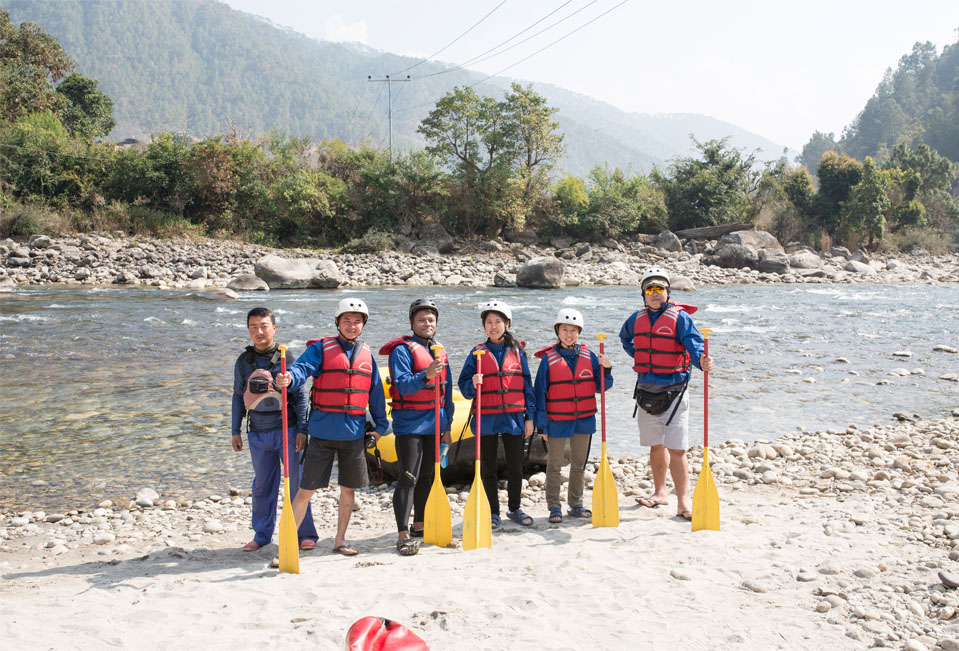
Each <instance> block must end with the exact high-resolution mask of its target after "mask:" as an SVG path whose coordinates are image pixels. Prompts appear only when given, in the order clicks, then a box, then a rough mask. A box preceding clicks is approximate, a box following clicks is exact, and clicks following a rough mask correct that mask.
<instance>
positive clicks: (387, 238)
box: [343, 228, 396, 253]
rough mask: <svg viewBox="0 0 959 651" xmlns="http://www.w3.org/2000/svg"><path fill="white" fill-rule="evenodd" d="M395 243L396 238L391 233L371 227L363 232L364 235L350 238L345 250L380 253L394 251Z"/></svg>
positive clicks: (349, 251) (344, 247) (348, 251)
mask: <svg viewBox="0 0 959 651" xmlns="http://www.w3.org/2000/svg"><path fill="white" fill-rule="evenodd" d="M395 245H396V240H394V239H393V236H392V235H391V234H389V233H384V232H382V231H378V230H375V229H372V228H371V229H370V230H368V231H366V233H364V234H363V237H358V238H356V239H353V240H350V241H349V243H347V244H346V245H344V246H343V250H344V251H345V252H347V253H379V252H380V251H392V250H393V247H394V246H395Z"/></svg>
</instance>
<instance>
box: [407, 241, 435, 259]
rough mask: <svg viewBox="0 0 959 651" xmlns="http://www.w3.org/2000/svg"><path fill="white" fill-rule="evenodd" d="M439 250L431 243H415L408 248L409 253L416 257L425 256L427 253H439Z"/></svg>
mask: <svg viewBox="0 0 959 651" xmlns="http://www.w3.org/2000/svg"><path fill="white" fill-rule="evenodd" d="M439 254H440V250H439V249H438V248H436V247H435V246H433V245H432V244H417V245H416V246H414V247H413V248H412V249H410V255H415V256H418V257H425V256H428V255H439Z"/></svg>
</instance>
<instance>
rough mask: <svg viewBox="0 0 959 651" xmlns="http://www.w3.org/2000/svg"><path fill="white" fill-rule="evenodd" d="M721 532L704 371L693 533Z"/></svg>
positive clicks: (705, 334) (705, 340)
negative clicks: (700, 463) (700, 462)
mask: <svg viewBox="0 0 959 651" xmlns="http://www.w3.org/2000/svg"><path fill="white" fill-rule="evenodd" d="M701 332H702V333H703V343H704V345H705V347H704V349H703V354H704V355H705V356H706V357H709V333H710V332H712V330H707V329H705V328H703V330H702V331H701ZM700 529H710V530H712V531H719V493H717V492H716V482H714V481H713V473H712V471H711V470H710V469H709V373H708V372H706V371H703V469H702V472H700V473H699V481H697V482H696V490H694V491H693V531H699V530H700Z"/></svg>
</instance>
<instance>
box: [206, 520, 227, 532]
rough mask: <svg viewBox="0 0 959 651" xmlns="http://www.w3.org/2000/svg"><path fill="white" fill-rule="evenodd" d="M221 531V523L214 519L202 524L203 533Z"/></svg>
mask: <svg viewBox="0 0 959 651" xmlns="http://www.w3.org/2000/svg"><path fill="white" fill-rule="evenodd" d="M221 531H223V523H222V522H220V521H219V520H216V519H210V520H205V521H204V522H203V533H220V532H221Z"/></svg>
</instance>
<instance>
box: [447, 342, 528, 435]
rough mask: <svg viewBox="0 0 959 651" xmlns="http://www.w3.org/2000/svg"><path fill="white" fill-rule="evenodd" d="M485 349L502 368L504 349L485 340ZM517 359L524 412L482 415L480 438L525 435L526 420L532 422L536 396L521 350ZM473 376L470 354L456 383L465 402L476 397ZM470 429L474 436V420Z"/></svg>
mask: <svg viewBox="0 0 959 651" xmlns="http://www.w3.org/2000/svg"><path fill="white" fill-rule="evenodd" d="M486 347H487V348H489V351H490V353H492V355H493V357H495V358H496V363H497V365H499V366H500V367H502V366H503V355H504V354H505V352H506V349H505V348H504V347H503V346H502V345H499V344H494V343H493V342H491V341H490V340H489V339H487V340H486ZM519 358H520V361H521V363H522V365H523V394H524V396H525V402H526V411H525V412H519V411H517V412H503V413H501V414H486V413H483V415H482V420H481V421H480V426H481V427H480V429H481V435H482V436H486V435H488V434H490V435H491V434H513V435H519V436H522V435H523V434H524V433H525V427H526V420H527V419H529V420H532V418H533V415H534V413H535V411H536V396H535V395H534V394H533V382H532V379H531V377H530V372H529V364H527V362H526V353H525V351H523V350H522V349H520V356H519ZM474 375H476V356H475V355H472V354H471V355H469V356H467V358H466V363H465V364H463V370H462V371H460V377H459V380H458V382H457V384H459V387H460V392H461V393H462V394H463V397H464V398H466V399H467V400H472V399H473V398H475V397H476V389H475V388H474V387H473V376H474ZM470 428H471V429H472V430H473V434H476V419H475V418H474V419H473V420H472V421H470Z"/></svg>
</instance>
